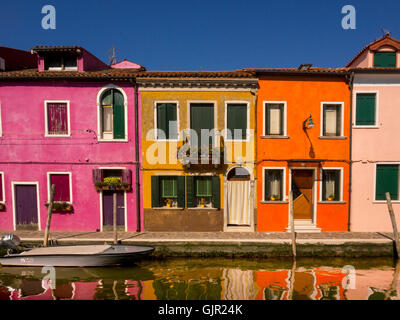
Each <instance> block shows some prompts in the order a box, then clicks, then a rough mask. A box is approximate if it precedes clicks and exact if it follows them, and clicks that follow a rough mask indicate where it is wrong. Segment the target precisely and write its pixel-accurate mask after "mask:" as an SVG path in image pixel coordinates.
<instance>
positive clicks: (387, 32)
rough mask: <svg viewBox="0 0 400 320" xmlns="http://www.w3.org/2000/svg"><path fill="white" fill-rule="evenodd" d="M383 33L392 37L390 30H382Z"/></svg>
mask: <svg viewBox="0 0 400 320" xmlns="http://www.w3.org/2000/svg"><path fill="white" fill-rule="evenodd" d="M382 32H383V34H384V35H385V36H390V31H389V30H387V29H385V28H382Z"/></svg>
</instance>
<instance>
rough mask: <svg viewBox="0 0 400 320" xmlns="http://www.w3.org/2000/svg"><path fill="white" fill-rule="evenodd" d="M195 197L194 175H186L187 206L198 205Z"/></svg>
mask: <svg viewBox="0 0 400 320" xmlns="http://www.w3.org/2000/svg"><path fill="white" fill-rule="evenodd" d="M195 200H196V199H195V197H194V177H193V176H187V177H186V206H187V207H188V208H194V207H196V201H195Z"/></svg>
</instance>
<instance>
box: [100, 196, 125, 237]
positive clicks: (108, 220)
mask: <svg viewBox="0 0 400 320" xmlns="http://www.w3.org/2000/svg"><path fill="white" fill-rule="evenodd" d="M114 193H116V194H117V228H118V229H119V230H120V231H125V192H123V191H103V192H102V208H103V228H102V230H103V231H111V230H113V226H114Z"/></svg>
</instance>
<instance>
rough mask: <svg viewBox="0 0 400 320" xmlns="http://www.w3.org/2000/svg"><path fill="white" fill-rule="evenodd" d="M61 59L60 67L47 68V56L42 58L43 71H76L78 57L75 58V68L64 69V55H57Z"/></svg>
mask: <svg viewBox="0 0 400 320" xmlns="http://www.w3.org/2000/svg"><path fill="white" fill-rule="evenodd" d="M59 57H60V59H61V66H60V67H49V66H48V63H47V59H48V58H49V56H47V57H44V70H45V71H78V57H77V56H76V57H75V60H76V67H65V57H66V56H65V55H62V54H61V55H59Z"/></svg>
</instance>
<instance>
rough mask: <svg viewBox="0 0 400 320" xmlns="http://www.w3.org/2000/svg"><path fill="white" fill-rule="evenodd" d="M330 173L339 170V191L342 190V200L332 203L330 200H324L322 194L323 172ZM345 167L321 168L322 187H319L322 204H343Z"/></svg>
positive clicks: (321, 184)
mask: <svg viewBox="0 0 400 320" xmlns="http://www.w3.org/2000/svg"><path fill="white" fill-rule="evenodd" d="M324 170H326V171H329V170H338V171H340V186H339V190H340V199H339V200H332V201H328V200H323V194H322V186H323V183H324V181H323V177H324V175H323V171H324ZM343 182H344V181H343V167H322V168H320V185H319V202H320V203H343V202H344V200H343Z"/></svg>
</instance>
